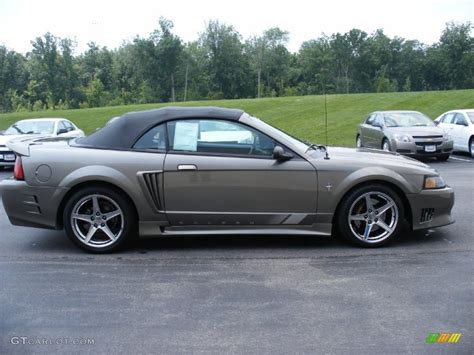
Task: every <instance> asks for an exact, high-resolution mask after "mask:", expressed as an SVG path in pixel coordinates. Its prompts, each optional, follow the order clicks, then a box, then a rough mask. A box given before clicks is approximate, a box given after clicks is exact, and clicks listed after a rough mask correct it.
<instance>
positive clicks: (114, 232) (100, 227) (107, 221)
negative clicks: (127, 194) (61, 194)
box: [63, 187, 137, 253]
mask: <svg viewBox="0 0 474 355" xmlns="http://www.w3.org/2000/svg"><path fill="white" fill-rule="evenodd" d="M63 222H64V228H65V230H66V234H67V236H68V237H69V239H70V240H71V241H72V242H73V243H74V244H76V245H77V246H79V247H80V248H82V249H84V250H87V251H90V252H93V253H107V252H112V251H116V250H118V249H120V248H121V247H123V246H125V245H126V244H127V243H128V242H130V241H131V240H132V239H133V238H134V237H135V236H136V234H137V233H136V229H137V221H136V216H135V211H134V210H133V208H132V206H131V205H130V203H129V201H128V200H127V199H125V198H123V197H122V196H121V195H120V194H119V193H117V192H116V191H115V190H113V189H110V188H107V187H87V188H84V189H82V190H79V191H78V192H76V193H75V194H74V195H73V196H71V198H70V199H69V200H68V201H67V203H66V206H65V209H64V215H63Z"/></svg>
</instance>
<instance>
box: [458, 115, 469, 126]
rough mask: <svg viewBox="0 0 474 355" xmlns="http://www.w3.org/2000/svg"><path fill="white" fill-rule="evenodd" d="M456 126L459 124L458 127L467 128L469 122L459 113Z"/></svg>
mask: <svg viewBox="0 0 474 355" xmlns="http://www.w3.org/2000/svg"><path fill="white" fill-rule="evenodd" d="M455 124H457V125H458V126H467V120H466V119H465V118H464V116H463V115H462V114H460V113H457V114H456V118H455Z"/></svg>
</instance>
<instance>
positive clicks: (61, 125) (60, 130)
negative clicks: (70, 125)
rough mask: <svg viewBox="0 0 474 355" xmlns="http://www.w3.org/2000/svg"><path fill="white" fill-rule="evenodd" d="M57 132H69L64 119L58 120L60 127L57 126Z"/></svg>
mask: <svg viewBox="0 0 474 355" xmlns="http://www.w3.org/2000/svg"><path fill="white" fill-rule="evenodd" d="M57 130H58V131H57V134H60V133H62V132H68V130H67V128H66V125H65V124H64V121H59V122H58V128H57Z"/></svg>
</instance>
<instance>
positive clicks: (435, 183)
mask: <svg viewBox="0 0 474 355" xmlns="http://www.w3.org/2000/svg"><path fill="white" fill-rule="evenodd" d="M443 187H446V183H445V182H444V180H443V178H442V177H441V176H439V175H438V176H425V182H424V184H423V188H424V189H427V190H432V189H442V188H443Z"/></svg>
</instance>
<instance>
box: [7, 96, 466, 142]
mask: <svg viewBox="0 0 474 355" xmlns="http://www.w3.org/2000/svg"><path fill="white" fill-rule="evenodd" d="M166 105H170V104H145V105H128V106H114V107H100V108H91V109H81V110H56V111H49V110H48V111H40V112H15V113H8V114H0V129H5V128H7V127H8V126H9V125H11V124H12V123H14V122H16V121H18V120H20V119H24V118H34V117H65V118H68V119H70V120H71V121H73V122H74V123H75V124H76V125H78V126H79V127H80V128H81V129H83V130H84V131H85V132H86V133H91V132H93V131H94V130H95V129H96V128H97V127H101V126H103V125H104V123H105V122H107V120H109V119H110V118H111V117H114V116H118V115H121V114H123V113H125V112H129V111H141V110H147V109H152V108H157V107H163V106H166ZM173 105H180V106H221V107H232V108H240V109H243V110H244V111H246V112H248V113H250V114H252V115H254V116H257V117H259V118H261V119H263V120H265V121H267V122H268V123H270V124H272V125H274V126H276V127H278V128H280V129H282V130H284V131H287V132H288V133H290V134H292V135H295V136H297V137H299V138H302V139H307V140H310V141H311V142H313V143H321V144H324V143H325V134H324V96H299V97H281V98H264V99H242V100H220V101H194V102H186V103H174V104H173ZM327 108H328V142H329V145H343V146H353V145H354V143H355V142H354V141H355V132H356V127H357V125H358V124H359V123H360V122H361V121H362V120H363V119H364V118H365V117H366V116H367V114H368V113H370V112H372V111H376V110H417V111H421V112H423V113H425V114H427V115H428V116H430V117H431V118H433V119H434V118H436V117H437V116H438V115H439V114H441V113H443V112H445V111H448V110H452V109H462V108H474V90H456V91H429V92H407V93H384V94H349V95H328V96H327Z"/></svg>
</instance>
